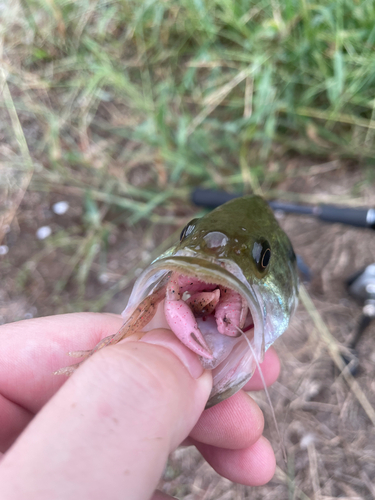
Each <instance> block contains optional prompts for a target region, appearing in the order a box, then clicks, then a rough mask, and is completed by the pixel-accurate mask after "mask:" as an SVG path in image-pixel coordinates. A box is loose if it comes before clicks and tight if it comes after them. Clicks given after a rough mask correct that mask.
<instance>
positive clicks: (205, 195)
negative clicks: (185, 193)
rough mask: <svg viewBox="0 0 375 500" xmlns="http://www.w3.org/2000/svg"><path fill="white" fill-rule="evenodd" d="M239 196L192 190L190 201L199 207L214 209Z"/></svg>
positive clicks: (209, 190)
mask: <svg viewBox="0 0 375 500" xmlns="http://www.w3.org/2000/svg"><path fill="white" fill-rule="evenodd" d="M240 196H241V195H240V194H231V193H227V192H226V191H214V190H213V189H200V188H197V189H194V191H193V192H192V194H191V201H192V202H193V203H194V204H195V205H198V206H200V207H207V208H216V207H219V206H220V205H223V203H226V202H227V201H230V200H234V198H239V197H240Z"/></svg>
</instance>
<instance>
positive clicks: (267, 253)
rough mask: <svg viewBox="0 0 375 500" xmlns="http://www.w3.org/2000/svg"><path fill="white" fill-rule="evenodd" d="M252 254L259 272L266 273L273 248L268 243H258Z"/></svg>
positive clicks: (264, 241) (255, 244)
mask: <svg viewBox="0 0 375 500" xmlns="http://www.w3.org/2000/svg"><path fill="white" fill-rule="evenodd" d="M252 254H253V258H254V260H255V262H256V264H257V267H258V269H259V271H261V272H263V271H265V270H266V269H267V267H268V265H269V263H270V260H271V247H270V244H269V243H268V241H266V240H262V241H256V242H255V243H254V246H253V251H252Z"/></svg>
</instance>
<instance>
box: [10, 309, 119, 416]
mask: <svg viewBox="0 0 375 500" xmlns="http://www.w3.org/2000/svg"><path fill="white" fill-rule="evenodd" d="M122 324H123V319H122V318H121V317H120V316H116V315H111V314H99V313H73V314H63V315H57V316H47V317H45V318H37V319H30V320H25V321H18V322H15V323H9V324H6V325H2V326H1V327H0V395H2V396H3V397H4V398H6V399H8V400H10V401H12V402H13V403H15V404H17V405H19V406H21V407H23V408H25V409H27V410H28V411H30V412H32V413H36V412H37V411H39V409H40V408H41V407H42V406H43V405H44V404H45V403H46V402H47V401H48V400H49V399H50V398H51V397H52V395H53V394H54V393H55V392H56V391H57V390H58V389H59V388H60V387H61V386H62V384H63V383H64V382H65V380H66V377H65V376H58V375H54V374H53V372H54V371H56V370H57V369H59V368H62V367H64V366H67V365H70V364H72V359H71V358H70V357H69V356H68V352H69V351H74V350H85V349H91V348H92V347H94V346H95V345H96V344H97V343H98V342H99V340H101V339H102V338H104V337H106V336H107V335H111V334H113V333H116V331H117V330H118V329H119V328H120V327H121V325H122Z"/></svg>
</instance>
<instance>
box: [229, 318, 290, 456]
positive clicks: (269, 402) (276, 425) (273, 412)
mask: <svg viewBox="0 0 375 500" xmlns="http://www.w3.org/2000/svg"><path fill="white" fill-rule="evenodd" d="M234 326H235V327H236V328H237V330H238V331H239V332H240V333H241V335H242V336H243V337H244V338H245V340H246V342H247V343H248V345H249V348H250V351H251V354H252V355H253V358H254V360H255V364H256V365H257V368H258V371H259V375H260V378H261V380H262V384H263V387H264V392H265V393H266V396H267V400H268V404H269V405H270V408H271V414H272V419H273V421H274V424H275V428H276V432H277V437H278V438H279V442H280V448H281V452H282V454H283V458H284V461H285V463H287V461H288V459H287V456H286V449H285V446H284V443H283V440H282V438H281V433H280V429H279V426H278V424H277V420H276V414H275V410H274V408H273V404H272V401H271V397H270V394H269V392H268V389H267V384H266V381H265V380H264V376H263V372H262V369H261V367H260V363H259V361H258V359H257V356H256V355H255V351H254V349H253V346H252V345H251V342H250V340H249V339H248V338H247V337H246V335H245V333H244V332H243V331H242V330H241V328H239V327H238V326H237V325H234Z"/></svg>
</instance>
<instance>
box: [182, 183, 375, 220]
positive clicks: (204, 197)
mask: <svg viewBox="0 0 375 500" xmlns="http://www.w3.org/2000/svg"><path fill="white" fill-rule="evenodd" d="M240 196H241V195H240V194H231V193H227V192H226V191H215V190H213V189H200V188H197V189H194V191H193V192H192V194H191V201H192V202H193V203H194V204H195V205H198V206H201V207H207V208H216V207H218V206H220V205H222V204H223V203H226V202H227V201H230V200H233V199H234V198H238V197H240ZM268 204H269V206H270V207H271V208H272V210H275V211H282V212H286V213H293V214H300V215H311V216H313V217H315V218H317V219H319V220H321V221H324V222H331V223H341V224H347V225H349V226H355V227H363V228H368V229H375V208H352V207H339V206H336V205H315V206H307V205H295V204H291V203H284V202H281V201H269V202H268Z"/></svg>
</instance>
